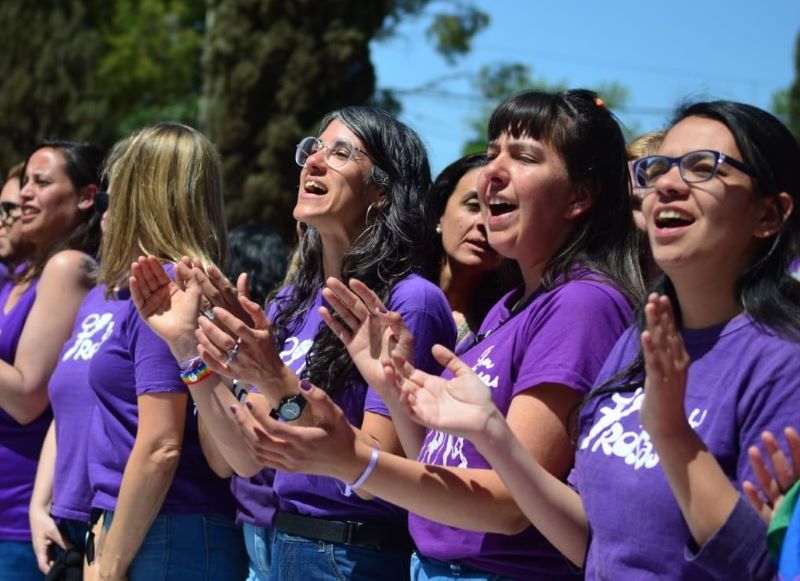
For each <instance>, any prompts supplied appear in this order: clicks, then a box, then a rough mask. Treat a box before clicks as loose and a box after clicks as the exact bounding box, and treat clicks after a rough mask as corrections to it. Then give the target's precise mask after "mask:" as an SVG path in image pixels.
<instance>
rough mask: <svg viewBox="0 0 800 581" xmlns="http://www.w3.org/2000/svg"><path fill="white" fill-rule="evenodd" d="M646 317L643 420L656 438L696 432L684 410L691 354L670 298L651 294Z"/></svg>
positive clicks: (645, 311) (643, 345)
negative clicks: (684, 340) (687, 348)
mask: <svg viewBox="0 0 800 581" xmlns="http://www.w3.org/2000/svg"><path fill="white" fill-rule="evenodd" d="M644 313H645V319H646V321H647V329H646V330H645V331H643V332H642V352H643V354H644V367H645V381H644V400H643V401H642V407H641V410H640V411H639V419H640V422H641V424H642V427H643V428H644V429H645V430H647V432H648V433H649V434H650V436H651V437H652V438H660V437H670V436H673V435H682V434H685V433H687V431H691V429H692V428H691V426H690V425H689V420H688V418H687V417H686V410H685V407H684V400H685V397H686V380H687V376H688V371H689V362H690V360H689V354H688V353H687V352H686V348H685V347H684V344H683V339H682V338H681V335H680V333H679V332H678V329H677V326H676V325H675V316H674V314H673V312H672V305H671V304H670V302H669V298H668V297H666V296H663V295H662V296H659V295H657V294H655V293H654V294H651V295H650V296H649V297H648V299H647V304H646V305H645V309H644Z"/></svg>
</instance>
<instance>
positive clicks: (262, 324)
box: [239, 273, 271, 331]
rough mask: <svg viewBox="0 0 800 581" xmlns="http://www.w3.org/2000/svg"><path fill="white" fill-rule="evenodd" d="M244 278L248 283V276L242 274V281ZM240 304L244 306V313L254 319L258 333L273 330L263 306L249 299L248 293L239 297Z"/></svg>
mask: <svg viewBox="0 0 800 581" xmlns="http://www.w3.org/2000/svg"><path fill="white" fill-rule="evenodd" d="M242 276H243V277H245V282H246V279H247V275H246V274H244V273H242V275H241V276H240V277H239V278H240V279H241V278H242ZM239 304H240V305H242V308H243V309H244V312H245V313H247V314H248V315H250V318H251V319H253V326H254V328H255V330H256V331H264V330H268V329H270V328H271V325H270V322H269V319H268V318H267V314H266V313H265V312H264V310H263V309H262V308H261V305H259V304H258V303H254V302H253V301H251V300H250V297H248V296H247V294H246V293H243V294H240V295H239Z"/></svg>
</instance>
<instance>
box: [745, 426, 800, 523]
mask: <svg viewBox="0 0 800 581" xmlns="http://www.w3.org/2000/svg"><path fill="white" fill-rule="evenodd" d="M783 435H784V436H785V437H786V443H787V445H788V446H789V453H790V455H791V458H792V459H791V462H790V461H789V460H787V458H786V455H785V454H784V453H783V450H781V448H780V446H779V445H778V440H777V438H776V437H775V435H774V434H773V433H772V432H764V433H763V434H761V442H762V443H763V444H764V450H766V452H767V456H768V457H769V464H770V465H771V466H772V470H770V469H769V467H768V466H767V460H766V459H765V457H764V455H763V454H762V453H761V450H760V449H759V448H758V447H757V446H750V448H749V449H748V451H747V453H748V456H749V457H750V465H751V466H752V467H753V473H754V474H755V476H756V480H758V486H756V485H755V484H754V483H752V482H750V481H749V480H745V481H744V482H743V483H742V490H743V492H744V495H745V496H746V497H747V500H749V501H750V504H751V505H753V508H754V509H755V510H756V512H757V513H758V514H759V516H761V519H762V520H763V521H764V522H766V523H767V524H769V523H770V521H772V516H773V515H774V514H775V510H776V509H777V508H778V506H779V505H780V503H781V501H783V497H784V496H785V494H786V492H787V491H788V490H789V489H790V488H791V487H792V486H793V485H794V483H795V482H797V480H800V434H798V433H797V431H796V430H795V429H794V428H791V427H788V428H786V429H784V430H783ZM759 487H760V488H761V492H762V493H763V497H762V496H761V494H759Z"/></svg>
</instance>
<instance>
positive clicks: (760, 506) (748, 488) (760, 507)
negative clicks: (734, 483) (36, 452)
mask: <svg viewBox="0 0 800 581" xmlns="http://www.w3.org/2000/svg"><path fill="white" fill-rule="evenodd" d="M742 492H743V493H744V496H745V498H746V499H747V500H748V501H749V502H750V505H751V506H752V507H753V509H754V510H755V511H756V512H757V513H758V515H759V516H760V517H761V519H762V520H763V521H764V522H765V523H767V524H769V523H770V521H771V520H772V511H771V510H770V509H769V507H768V506H767V504H766V503H765V502H764V500H763V499H762V498H761V495H760V494H759V493H758V489H757V488H756V485H755V484H753V483H752V482H750V481H749V480H745V481H744V482H742Z"/></svg>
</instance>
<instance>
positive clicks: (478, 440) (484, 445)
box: [468, 406, 513, 455]
mask: <svg viewBox="0 0 800 581" xmlns="http://www.w3.org/2000/svg"><path fill="white" fill-rule="evenodd" d="M511 436H513V433H512V432H511V428H510V427H509V425H508V421H507V420H506V418H505V417H504V416H503V414H502V413H500V410H499V409H497V407H495V406H492V409H491V411H489V412H488V415H487V418H486V423H485V424H484V428H483V429H482V430H479V431H478V432H476V433H475V434H471V435H469V436H468V439H469V441H470V442H472V444H473V445H474V446H475V447H476V448H477V449H478V451H479V452H481V455H485V454H483V452H482V451H483V450H487V449H496V448H499V447H502V446H504V445H506V444H507V443H508V442H509V441H510V440H511Z"/></svg>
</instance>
